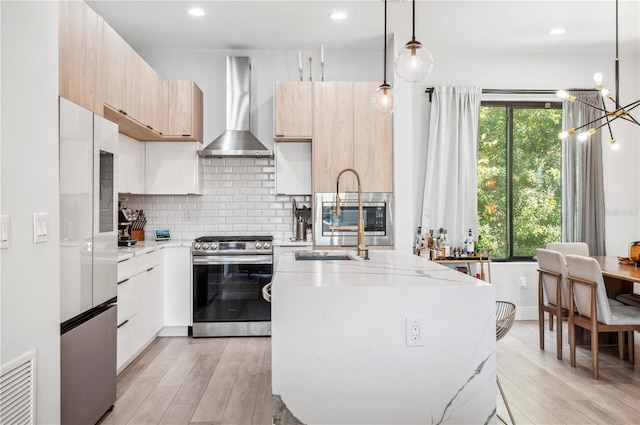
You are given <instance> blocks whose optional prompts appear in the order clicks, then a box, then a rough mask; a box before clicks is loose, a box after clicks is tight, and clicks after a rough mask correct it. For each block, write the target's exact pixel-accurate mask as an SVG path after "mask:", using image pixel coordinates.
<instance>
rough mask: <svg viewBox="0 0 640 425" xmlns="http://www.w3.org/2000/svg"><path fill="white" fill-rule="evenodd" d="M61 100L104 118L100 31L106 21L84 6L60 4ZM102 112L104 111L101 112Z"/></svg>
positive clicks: (80, 4) (70, 2) (76, 3)
mask: <svg viewBox="0 0 640 425" xmlns="http://www.w3.org/2000/svg"><path fill="white" fill-rule="evenodd" d="M59 23H60V26H59V37H60V39H59V46H60V50H59V59H60V76H59V80H60V96H62V97H64V98H66V99H68V100H70V101H72V102H73V103H75V104H78V105H80V106H82V107H84V108H87V109H89V110H90V111H94V112H96V113H98V114H99V115H102V109H101V108H100V107H101V105H102V102H103V96H102V90H101V88H102V87H101V85H100V84H98V83H99V82H98V76H97V75H98V51H99V43H98V38H99V37H98V31H99V29H100V31H102V26H103V25H104V20H103V19H102V18H101V17H99V16H98V15H97V14H96V13H95V12H94V11H93V10H92V9H91V8H90V7H89V6H87V5H86V4H85V3H84V2H76V1H69V2H66V1H63V2H60V16H59ZM97 109H100V111H97Z"/></svg>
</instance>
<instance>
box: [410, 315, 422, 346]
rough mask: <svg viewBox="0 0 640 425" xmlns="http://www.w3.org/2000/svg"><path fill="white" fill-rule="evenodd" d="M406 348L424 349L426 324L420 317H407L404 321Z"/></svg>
mask: <svg viewBox="0 0 640 425" xmlns="http://www.w3.org/2000/svg"><path fill="white" fill-rule="evenodd" d="M405 321H406V323H405V332H406V345H407V347H424V344H425V340H426V338H425V332H426V329H427V322H426V320H425V319H424V318H421V317H407V318H406V319H405Z"/></svg>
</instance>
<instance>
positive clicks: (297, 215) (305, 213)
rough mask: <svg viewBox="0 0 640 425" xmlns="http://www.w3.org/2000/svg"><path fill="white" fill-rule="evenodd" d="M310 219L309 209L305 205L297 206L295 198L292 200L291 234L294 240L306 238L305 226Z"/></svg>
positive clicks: (304, 239)
mask: <svg viewBox="0 0 640 425" xmlns="http://www.w3.org/2000/svg"><path fill="white" fill-rule="evenodd" d="M310 219H311V209H309V207H307V206H303V207H302V208H298V205H297V203H296V200H295V199H294V200H293V234H294V235H295V240H296V241H306V240H307V226H308V225H309V220H310Z"/></svg>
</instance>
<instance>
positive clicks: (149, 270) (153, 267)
mask: <svg viewBox="0 0 640 425" xmlns="http://www.w3.org/2000/svg"><path fill="white" fill-rule="evenodd" d="M153 269H155V267H151V268H150V269H147V271H148V272H150V271H151V270H153Z"/></svg>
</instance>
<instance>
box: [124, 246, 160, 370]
mask: <svg viewBox="0 0 640 425" xmlns="http://www.w3.org/2000/svg"><path fill="white" fill-rule="evenodd" d="M163 300H164V288H163V274H162V250H156V251H153V252H150V253H147V254H142V255H137V256H135V257H132V258H129V259H127V260H124V261H120V262H119V263H118V349H117V369H118V373H120V372H121V371H122V369H124V368H125V367H126V366H127V365H128V364H129V363H130V362H131V361H132V360H133V359H134V358H135V356H137V355H138V354H139V353H140V352H142V350H144V348H145V347H146V346H147V345H149V343H150V342H151V341H153V339H154V338H155V336H156V335H157V333H158V331H160V329H161V328H162V322H163V315H162V314H163V308H164V305H163Z"/></svg>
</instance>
